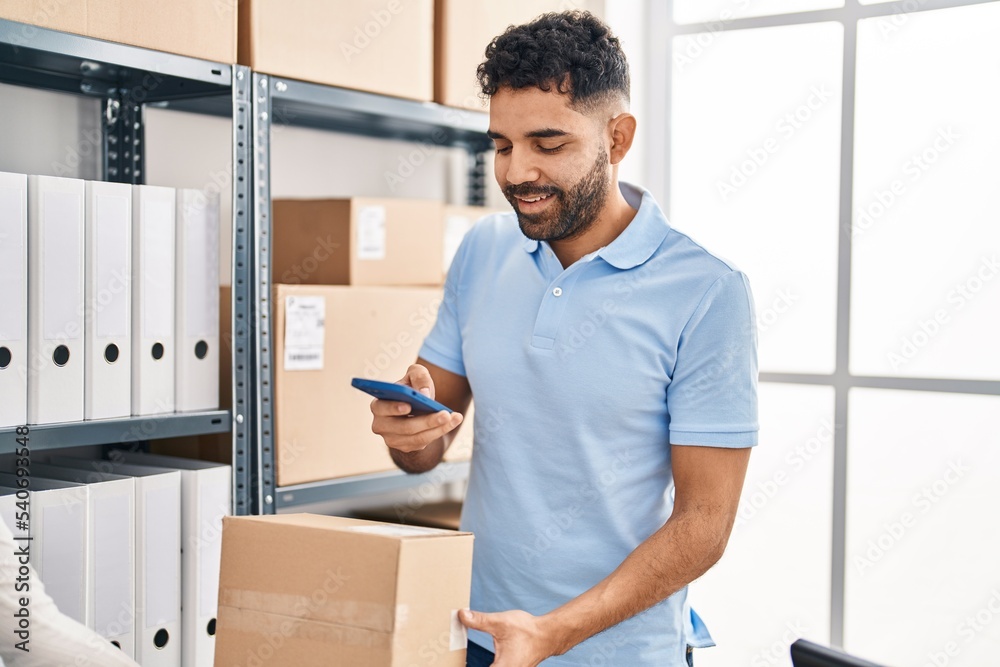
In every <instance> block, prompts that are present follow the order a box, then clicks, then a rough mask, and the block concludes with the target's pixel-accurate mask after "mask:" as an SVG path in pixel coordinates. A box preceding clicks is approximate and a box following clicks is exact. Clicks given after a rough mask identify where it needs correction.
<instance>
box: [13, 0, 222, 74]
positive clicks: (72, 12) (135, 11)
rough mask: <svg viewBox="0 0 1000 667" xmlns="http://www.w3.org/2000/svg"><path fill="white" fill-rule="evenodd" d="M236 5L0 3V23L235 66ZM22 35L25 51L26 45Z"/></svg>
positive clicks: (118, 0)
mask: <svg viewBox="0 0 1000 667" xmlns="http://www.w3.org/2000/svg"><path fill="white" fill-rule="evenodd" d="M236 4H237V0H212V1H211V2H206V1H205V0H170V2H158V1H156V0H87V1H86V2H81V1H79V0H61V1H60V0H0V18H5V19H9V20H11V21H19V22H21V23H28V24H31V25H37V26H40V27H42V28H48V29H50V30H60V31H62V32H72V33H75V34H77V35H85V36H87V37H96V38H98V39H105V40H108V41H111V42H120V43H122V44H131V45H133V46H141V47H143V48H147V49H155V50H157V51H167V52H169V53H179V54H181V55H184V56H191V57H193V58H202V59H204V60H214V61H216V62H220V63H227V64H230V63H234V62H236ZM30 37H31V34H30V30H28V29H26V30H25V35H24V38H25V43H24V45H25V46H30Z"/></svg>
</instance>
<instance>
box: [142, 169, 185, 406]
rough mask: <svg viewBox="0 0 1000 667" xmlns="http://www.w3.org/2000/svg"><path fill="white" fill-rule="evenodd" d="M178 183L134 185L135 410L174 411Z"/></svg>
mask: <svg viewBox="0 0 1000 667" xmlns="http://www.w3.org/2000/svg"><path fill="white" fill-rule="evenodd" d="M175 198H176V194H175V191H174V189H173V188H161V187H155V186H152V185H134V186H132V414H133V415H153V414H163V413H167V412H173V411H174V366H175V360H176V354H175V348H174V275H175V267H174V244H175V243H176V241H175V238H174V227H175V219H174V215H175Z"/></svg>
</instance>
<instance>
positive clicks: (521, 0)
mask: <svg viewBox="0 0 1000 667" xmlns="http://www.w3.org/2000/svg"><path fill="white" fill-rule="evenodd" d="M603 4H604V2H603V0H574V1H573V2H571V3H567V2H566V0H506V1H505V2H469V0H436V2H435V7H434V101H435V102H438V103H439V104H447V105H448V106H453V107H464V108H467V109H476V110H478V111H484V110H486V109H487V108H488V104H487V103H486V102H484V101H483V100H482V99H481V98H480V91H479V84H478V81H477V79H476V68H477V67H478V66H479V63H481V62H482V61H483V60H484V59H485V54H486V46H487V45H488V44H489V43H490V42H491V41H492V40H493V38H494V37H497V36H498V35H500V34H502V33H503V31H504V30H506V29H507V26H509V25H520V24H521V23H527V22H528V21H530V20H532V19H533V18H535V17H537V16H539V15H540V14H544V13H545V12H559V11H563V10H565V9H568V8H578V9H586V10H590V11H592V12H594V13H595V14H600V13H602V12H601V10H602V8H603Z"/></svg>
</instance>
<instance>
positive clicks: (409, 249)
mask: <svg viewBox="0 0 1000 667" xmlns="http://www.w3.org/2000/svg"><path fill="white" fill-rule="evenodd" d="M273 206H274V214H273V215H274V224H273V229H274V232H273V233H274V240H273V245H272V250H271V252H272V276H273V279H274V282H275V283H284V284H291V285H299V284H301V285H440V284H441V266H442V263H443V261H444V260H443V258H442V253H443V246H442V243H441V238H442V236H443V234H444V232H443V226H444V220H443V216H442V211H443V205H442V204H441V202H437V201H431V200H420V199H378V198H366V197H354V198H351V199H277V200H275V201H274V204H273Z"/></svg>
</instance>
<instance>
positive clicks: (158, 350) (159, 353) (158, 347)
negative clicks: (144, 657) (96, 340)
mask: <svg viewBox="0 0 1000 667" xmlns="http://www.w3.org/2000/svg"><path fill="white" fill-rule="evenodd" d="M152 354H153V358H154V359H156V360H157V361H159V360H160V359H162V358H163V343H153V350H152ZM164 632H166V631H165V630H164Z"/></svg>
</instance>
